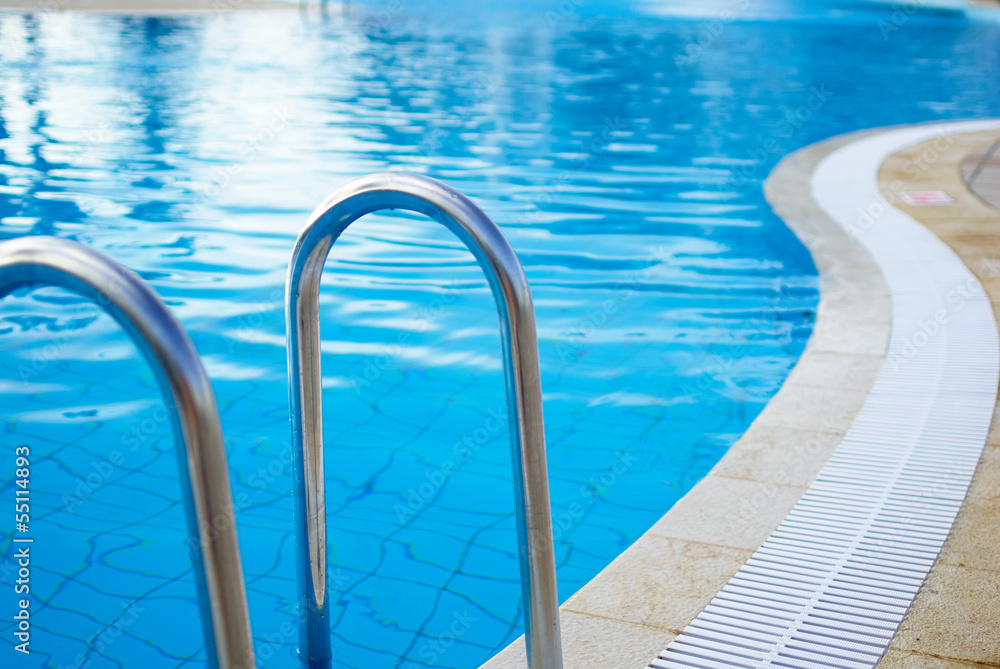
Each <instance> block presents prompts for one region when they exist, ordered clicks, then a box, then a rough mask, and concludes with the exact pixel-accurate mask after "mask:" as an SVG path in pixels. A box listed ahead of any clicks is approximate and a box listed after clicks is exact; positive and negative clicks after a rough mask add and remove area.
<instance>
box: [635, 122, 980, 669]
mask: <svg viewBox="0 0 1000 669" xmlns="http://www.w3.org/2000/svg"><path fill="white" fill-rule="evenodd" d="M997 127H1000V122H997V121H988V122H970V123H955V124H948V125H932V126H928V127H917V128H908V129H904V130H897V131H894V132H887V133H881V134H878V135H875V136H874V137H869V138H865V139H861V140H858V141H856V142H854V143H852V144H849V145H847V146H846V147H843V148H841V149H839V150H837V151H835V152H833V153H831V154H830V155H829V156H828V157H827V158H826V159H824V160H823V162H821V163H820V164H819V165H818V166H817V168H816V171H815V172H814V174H813V178H812V190H813V195H814V197H815V199H816V202H817V204H819V205H820V206H821V207H823V209H824V210H825V211H827V212H828V213H829V214H830V217H831V218H832V219H833V220H835V221H837V223H839V224H840V225H842V226H843V227H844V228H845V229H846V230H847V231H848V232H850V233H851V234H852V235H854V237H855V238H856V239H857V240H858V241H859V242H860V243H861V244H863V245H864V246H865V248H867V249H868V250H869V252H870V253H871V254H872V257H873V258H874V260H875V262H876V263H877V264H878V266H879V269H880V270H881V272H882V274H883V275H884V276H885V279H886V282H887V284H888V285H889V289H890V291H891V293H892V313H893V320H892V334H891V339H890V343H889V350H888V353H887V357H886V364H884V365H883V366H882V369H881V371H880V372H879V376H878V378H877V379H876V381H875V384H874V386H873V387H872V391H871V394H870V395H869V397H868V399H867V400H866V401H865V405H864V406H863V407H862V409H861V411H860V412H859V413H858V416H857V418H856V419H855V421H854V424H853V425H852V426H851V428H850V430H848V432H847V434H845V435H844V438H843V441H842V443H841V444H840V446H838V447H837V450H836V451H835V452H834V454H833V456H832V457H831V458H830V461H829V463H828V464H827V465H826V466H825V467H824V468H823V470H822V471H821V472H820V473H819V475H818V476H817V478H816V481H815V482H814V483H813V484H812V485H811V486H810V488H809V490H808V491H806V493H805V494H804V495H803V497H802V499H801V501H799V503H798V504H797V505H796V506H795V508H794V509H793V510H792V512H791V513H790V514H789V516H788V517H787V518H786V519H785V520H784V521H783V522H782V524H781V525H780V526H779V527H778V528H777V529H776V530H775V531H774V533H773V534H772V535H771V537H769V538H768V540H767V541H766V542H765V543H764V545H763V546H761V548H760V549H759V550H758V551H757V552H756V553H754V555H753V556H752V557H751V558H750V560H749V561H748V562H747V564H746V565H745V566H743V567H742V568H741V569H740V571H739V572H737V574H736V575H735V576H734V577H733V578H732V579H731V580H730V581H729V583H727V584H726V586H725V587H724V588H723V589H722V591H721V592H720V593H719V594H718V595H717V596H716V597H715V598H714V599H713V600H712V602H711V604H710V605H709V606H707V607H706V608H705V610H704V611H703V612H702V613H700V614H699V615H698V616H697V617H696V618H695V620H694V621H693V622H692V623H691V625H689V626H688V627H687V628H686V629H685V630H684V633H683V634H681V635H680V636H679V637H677V639H676V640H675V641H673V642H672V643H671V644H670V646H668V648H667V650H665V651H664V652H663V653H661V655H660V657H659V659H656V660H654V661H653V663H652V665H651V666H653V667H662V668H664V669H668V668H680V667H721V666H725V667H769V666H796V667H806V666H816V667H841V668H843V669H870V668H871V667H874V666H875V665H877V664H878V663H879V661H880V660H881V659H882V656H883V655H884V654H885V652H886V650H887V649H888V647H889V644H890V643H891V642H892V638H893V636H895V633H896V631H897V630H898V629H899V626H900V625H901V624H902V622H903V617H904V616H905V615H906V612H907V610H908V609H909V607H910V605H911V604H912V602H913V599H914V598H915V597H916V596H917V593H918V591H919V590H920V587H921V585H922V584H923V582H924V579H925V578H926V577H927V574H928V573H930V570H931V567H932V566H933V565H934V563H935V562H936V559H937V556H938V554H939V553H940V551H941V548H942V546H943V545H944V542H945V540H946V539H947V538H948V534H949V531H950V529H951V526H952V523H953V522H954V520H955V517H956V516H957V514H958V512H959V509H960V508H961V506H962V502H963V500H964V499H965V496H966V492H967V491H968V487H969V484H970V482H971V480H972V475H973V474H974V473H975V471H976V465H977V464H978V462H979V457H980V455H981V453H982V449H983V446H984V445H985V443H986V435H987V433H988V432H989V428H990V421H991V419H992V417H993V409H994V406H995V404H996V396H997V383H998V380H1000V347H998V344H1000V342H998V338H997V330H996V323H995V321H994V318H993V309H992V307H991V306H990V300H989V297H988V296H987V295H986V292H985V291H984V290H983V288H982V286H981V285H980V283H979V281H978V280H977V279H976V277H975V276H974V275H973V274H972V273H971V272H970V271H969V270H968V269H967V268H966V266H965V264H964V263H963V262H962V261H961V259H959V258H958V256H956V255H955V253H954V252H953V251H952V250H951V249H950V248H948V246H946V245H945V244H944V242H942V241H941V240H939V239H938V238H937V237H935V236H934V234H933V233H932V232H930V231H929V230H927V229H926V228H925V227H924V226H922V225H921V224H920V223H918V222H916V221H914V220H913V219H912V218H910V217H909V216H907V215H906V214H904V213H902V212H901V211H899V210H897V209H895V208H893V207H892V206H891V205H890V204H888V203H887V202H886V201H885V199H884V198H882V197H881V196H880V195H878V194H877V193H878V188H877V179H876V172H877V170H878V168H879V166H880V165H881V164H882V162H883V160H884V159H885V158H887V157H888V156H890V155H892V154H893V153H894V152H896V151H899V150H901V149H903V148H905V147H907V146H912V145H914V144H917V143H919V142H920V141H922V140H926V139H933V138H935V137H941V138H947V137H948V136H949V135H952V134H955V133H960V132H963V131H964V132H969V131H974V130H983V129H990V128H997ZM942 141H944V140H942ZM859 166H863V168H861V169H859ZM859 212H871V214H872V217H871V218H869V219H861V220H859V218H858V213H859ZM878 212H881V213H878ZM865 221H870V222H867V223H866V222H865ZM956 286H962V287H964V288H965V289H966V290H965V292H964V293H963V295H967V297H966V298H964V299H963V301H962V302H961V303H960V304H959V305H956V304H955V303H954V301H953V300H951V299H949V298H950V296H951V295H952V293H953V291H954V289H955V287H956ZM929 322H930V323H934V324H935V325H936V329H934V331H933V333H932V334H929V333H927V329H928V327H927V325H926V324H927V323H929ZM915 332H923V333H924V337H923V338H922V339H921V341H923V342H924V343H923V344H921V345H920V346H919V347H917V348H916V350H915V351H910V350H909V347H910V346H912V344H911V341H912V337H913V333H915Z"/></svg>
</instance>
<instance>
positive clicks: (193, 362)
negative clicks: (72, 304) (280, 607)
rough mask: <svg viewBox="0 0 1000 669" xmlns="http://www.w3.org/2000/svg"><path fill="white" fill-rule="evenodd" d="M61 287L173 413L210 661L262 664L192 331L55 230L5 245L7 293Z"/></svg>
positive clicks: (110, 264) (1, 255)
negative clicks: (110, 332)
mask: <svg viewBox="0 0 1000 669" xmlns="http://www.w3.org/2000/svg"><path fill="white" fill-rule="evenodd" d="M43 285H46V286H58V287H62V288H66V289H68V290H71V291H73V292H75V293H77V294H79V295H81V296H83V297H86V298H88V299H91V300H93V301H94V302H96V303H97V304H98V305H99V306H101V307H102V308H103V309H104V310H105V311H106V312H108V313H109V314H110V315H111V316H112V317H113V318H114V319H115V320H116V321H117V322H118V323H119V324H120V325H121V326H122V328H123V329H124V330H125V331H126V332H127V333H128V334H129V336H130V337H131V338H132V340H133V342H134V343H135V345H136V347H137V348H138V349H139V350H140V352H141V353H142V354H143V356H144V357H145V359H146V361H147V362H148V363H149V365H150V366H151V367H152V368H153V370H154V372H155V374H156V378H157V381H158V382H159V385H160V388H161V390H162V392H163V397H164V401H165V403H166V406H167V411H168V413H169V414H170V416H171V424H172V427H173V431H174V439H175V442H176V446H177V455H178V457H177V461H178V469H179V473H180V479H181V490H182V496H183V500H184V509H185V512H186V516H187V525H188V533H189V537H188V544H189V547H190V549H191V557H192V563H193V567H194V574H195V582H196V586H197V589H198V602H199V606H200V609H201V622H202V628H203V630H204V634H205V644H206V647H207V648H206V650H207V654H208V663H209V666H210V667H212V668H213V669H218V668H223V669H254V667H255V666H256V664H255V660H254V652H253V640H252V638H251V634H250V618H249V614H248V609H247V598H246V590H245V586H244V582H243V568H242V563H241V560H240V553H239V544H238V541H237V536H236V522H235V520H236V519H235V514H234V511H233V502H232V493H231V491H230V485H229V469H228V464H227V460H226V452H225V447H224V444H223V436H222V427H221V424H220V422H219V412H218V408H217V406H216V403H215V396H214V393H213V392H212V386H211V384H210V382H209V380H208V376H207V375H206V373H205V369H204V367H203V366H202V364H201V359H200V358H199V357H198V352H197V350H196V349H195V347H194V344H193V343H192V342H191V339H190V337H188V335H187V333H186V332H185V330H184V329H183V327H182V326H181V325H180V323H179V322H178V321H177V319H175V318H174V316H173V315H172V314H171V313H170V311H169V310H168V309H167V307H166V306H165V305H164V304H163V302H162V300H161V299H160V298H159V296H158V295H157V294H156V293H155V292H154V291H153V290H152V289H151V288H149V286H147V285H146V283H145V282H144V281H143V280H142V279H141V278H139V276H137V275H136V274H135V273H134V272H132V271H131V270H129V269H126V268H125V267H123V266H122V265H120V264H119V263H117V262H115V261H114V260H112V259H110V258H108V257H107V256H105V255H104V254H102V253H99V252H97V251H95V250H93V249H90V248H88V247H86V246H83V245H82V244H79V243H77V242H73V241H70V240H67V239H60V238H56V237H20V238H16V239H12V240H8V241H4V242H2V243H0V298H2V297H4V296H6V295H8V294H10V293H11V292H12V291H13V290H15V289H17V288H21V287H32V286H43Z"/></svg>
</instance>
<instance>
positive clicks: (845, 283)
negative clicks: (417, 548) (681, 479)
mask: <svg viewBox="0 0 1000 669" xmlns="http://www.w3.org/2000/svg"><path fill="white" fill-rule="evenodd" d="M864 134H866V133H857V134H852V135H845V136H842V137H838V138H835V139H832V140H829V141H826V142H823V143H821V144H818V145H814V146H812V147H808V148H806V149H803V150H801V151H799V152H797V153H794V154H792V155H790V156H788V157H787V158H785V160H783V161H782V162H781V163H780V164H779V165H778V166H777V167H776V168H775V169H774V171H773V172H772V174H771V176H770V178H769V179H768V181H767V184H766V186H765V194H766V196H767V199H768V201H769V202H770V203H771V206H772V207H773V208H774V210H775V211H776V212H777V213H778V214H779V215H780V216H781V217H782V218H783V219H784V220H785V222H786V223H787V225H788V226H789V227H790V228H791V229H792V230H793V231H795V233H796V234H797V235H798V236H799V239H801V240H802V242H803V243H804V244H805V245H806V246H807V247H808V248H809V251H810V252H811V253H812V255H813V259H814V260H815V262H816V266H817V268H818V269H819V272H820V284H821V298H820V305H819V310H818V312H817V317H816V325H815V328H814V330H813V334H812V336H811V337H810V339H809V343H808V345H807V346H806V349H805V351H804V352H803V354H802V356H801V358H800V359H799V361H798V364H796V366H795V368H794V369H793V370H792V372H791V374H790V375H789V376H788V379H787V380H786V381H785V383H784V385H783V386H782V388H781V390H779V391H778V393H777V394H776V395H775V396H774V397H773V398H772V399H771V401H770V402H769V403H768V404H767V406H766V407H765V408H764V410H763V411H762V412H761V413H760V415H759V416H758V417H757V419H756V420H755V421H754V422H753V424H752V425H751V426H750V428H749V429H748V430H747V431H746V433H745V434H744V435H743V437H742V438H740V440H739V441H737V442H736V444H734V445H733V447H732V448H730V449H729V451H728V452H727V453H726V455H725V456H723V458H722V459H721V460H720V461H719V462H718V464H716V466H715V467H714V468H713V469H712V471H711V472H709V474H708V475H707V476H706V477H705V478H704V479H703V480H702V481H700V482H699V483H698V484H697V485H696V486H695V487H694V488H693V489H691V491H690V492H688V493H687V495H685V496H684V497H683V498H682V499H681V500H680V501H679V502H677V504H675V505H674V506H673V508H671V509H670V510H669V511H668V512H667V513H666V515H664V516H663V518H661V519H660V520H659V521H658V522H657V523H656V525H654V526H653V527H652V528H651V529H650V530H649V531H648V532H646V533H645V534H644V535H643V536H642V537H641V538H640V539H639V540H638V541H636V542H635V543H634V544H633V545H632V546H630V547H629V548H628V549H627V550H626V551H625V552H624V553H622V554H621V555H620V556H619V557H618V558H617V559H615V560H614V562H612V563H611V564H610V565H608V567H607V568H605V569H604V570H603V571H602V572H601V573H600V574H598V575H597V576H596V577H595V578H594V579H593V580H592V581H591V582H590V583H588V584H587V585H585V586H584V587H583V588H582V589H581V590H580V591H579V592H577V593H576V594H575V595H573V596H572V597H570V598H569V600H568V601H566V603H565V604H563V606H562V607H561V609H560V611H561V621H562V635H563V653H564V657H565V667H566V669H584V668H585V667H586V668H587V669H637V668H638V667H645V666H647V665H648V664H649V662H650V661H651V660H652V659H653V658H654V657H656V656H657V655H658V654H659V653H660V651H661V650H663V648H664V647H665V646H666V645H667V644H668V643H670V642H671V641H672V640H673V638H674V637H675V636H677V635H678V634H680V632H681V631H682V630H683V629H684V627H685V626H687V624H688V623H690V622H691V620H693V619H694V617H695V616H696V615H697V614H698V613H699V612H700V611H701V610H702V609H703V608H704V607H705V605H707V604H708V603H709V601H711V599H712V598H713V597H715V595H716V594H717V593H718V592H719V590H721V589H722V587H723V586H724V585H725V584H726V582H727V581H728V580H729V579H730V578H731V577H732V576H733V574H735V573H736V571H737V570H738V569H739V568H740V567H741V566H742V565H743V563H744V562H745V561H746V560H747V559H748V558H749V557H750V556H751V554H752V553H753V552H754V551H755V550H757V548H759V547H760V545H761V544H762V543H764V541H765V540H766V539H767V538H768V536H770V534H771V532H772V531H773V530H774V529H775V528H776V527H777V526H778V525H779V524H780V523H781V521H782V520H784V518H785V516H786V515H788V512H789V511H791V509H792V507H793V506H794V505H795V503H796V502H797V501H798V500H799V497H801V496H802V494H803V493H804V492H805V491H806V489H807V488H808V486H809V485H810V484H811V483H812V481H813V479H814V478H815V477H816V475H817V474H818V473H819V470H820V469H821V468H822V467H823V465H825V464H826V461H827V459H828V458H829V456H830V454H831V453H832V452H833V450H834V448H836V446H837V444H838V443H840V439H841V437H842V436H843V434H844V433H845V432H846V431H847V429H848V428H849V427H850V426H851V424H852V423H853V421H854V416H855V415H856V414H857V412H858V411H859V410H860V409H861V406H862V405H863V404H864V402H865V399H866V398H867V396H868V392H869V390H870V389H871V386H872V384H873V383H874V381H875V378H876V376H877V375H878V371H879V369H880V368H881V365H882V361H883V359H884V356H885V351H886V348H887V346H888V341H889V330H890V323H891V313H890V311H891V305H890V300H889V293H888V289H887V288H886V285H885V282H884V281H883V279H882V274H881V273H880V272H879V270H878V268H877V267H876V266H875V263H874V262H873V261H872V259H871V257H870V256H869V255H868V252H867V251H866V250H864V249H863V248H862V247H861V246H860V245H859V244H857V243H856V242H855V241H854V240H853V239H851V237H850V236H849V235H848V234H847V233H846V232H845V231H844V229H843V228H842V227H841V226H840V225H838V224H837V223H835V222H834V221H832V220H830V219H829V218H828V217H827V216H826V214H824V213H823V212H822V211H820V209H819V208H818V207H817V206H816V204H815V203H814V202H813V200H812V195H811V186H810V179H811V176H812V172H813V168H814V167H815V166H816V165H817V164H818V163H819V162H820V161H821V160H822V159H823V158H825V157H826V155H827V154H828V153H830V152H831V151H833V150H835V149H837V148H839V147H840V146H843V145H844V144H847V143H849V142H851V141H853V140H855V139H858V138H859V137H861V136H863V135H864ZM525 666H526V662H525V656H524V643H523V640H518V641H516V642H515V643H513V644H511V646H509V647H508V648H506V649H504V650H503V651H502V652H501V653H500V654H499V655H497V656H496V657H494V658H493V659H492V660H491V661H489V662H488V663H486V664H485V665H484V666H483V669H523V667H525Z"/></svg>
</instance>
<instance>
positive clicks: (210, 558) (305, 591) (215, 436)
mask: <svg viewBox="0 0 1000 669" xmlns="http://www.w3.org/2000/svg"><path fill="white" fill-rule="evenodd" d="M384 209H405V210H408V211H414V212H417V213H423V214H425V215H427V216H429V217H430V218H433V219H435V220H437V221H439V222H441V223H443V224H444V225H445V226H446V227H447V228H448V229H450V230H451V231H452V232H454V233H455V234H456V235H457V236H458V237H459V239H461V240H462V242H463V243H464V244H465V245H466V247H468V249H469V250H470V251H471V252H472V254H473V256H475V258H476V260H477V261H478V262H479V265H480V267H482V269H483V271H484V272H485V274H486V278H487V280H488V282H489V285H490V288H491V289H492V292H493V296H494V299H495V300H496V304H497V310H498V311H499V315H500V337H501V345H502V348H503V360H504V378H505V383H506V391H507V411H508V415H509V417H510V418H511V430H510V438H511V457H512V460H513V470H514V477H513V483H514V502H515V506H516V509H515V510H516V517H517V539H518V552H519V556H520V564H521V587H522V592H523V597H524V601H525V607H524V623H525V650H526V653H527V662H528V667H529V669H561V668H562V649H561V644H560V634H559V608H558V607H559V603H558V597H557V592H556V570H555V553H554V546H553V541H552V519H551V510H550V506H549V489H548V474H547V470H546V457H545V431H544V425H543V421H542V394H541V383H540V379H539V369H538V342H537V338H536V333H535V314H534V308H533V307H532V303H531V292H530V290H529V287H528V282H527V279H526V278H525V275H524V270H523V268H522V267H521V263H520V262H519V261H518V259H517V255H516V254H515V253H514V250H513V248H512V247H511V246H510V243H509V242H508V241H507V239H506V237H504V235H503V233H502V232H501V231H500V228H499V227H498V226H497V225H496V223H494V222H493V221H492V220H491V219H490V218H489V216H487V215H486V214H485V213H484V212H483V211H482V210H481V209H480V208H479V207H478V206H476V204H475V203H473V202H472V201H471V200H470V199H468V198H467V197H465V196H464V195H462V194H461V193H459V192H458V191H456V190H454V189H452V188H450V187H448V186H446V185H445V184H443V183H441V182H439V181H436V180H434V179H431V178H429V177H424V176H419V175H414V174H403V173H396V172H390V173H382V174H373V175H370V176H367V177H363V178H361V179H357V180H355V181H353V182H351V183H349V184H347V185H346V186H344V187H343V188H340V189H339V190H337V191H336V192H334V193H333V194H332V195H331V196H330V197H329V198H327V199H326V200H325V201H324V202H323V203H322V204H321V205H320V206H319V207H318V208H317V209H316V210H315V211H314V212H313V214H312V215H311V216H310V217H309V221H308V222H307V223H306V227H305V229H304V230H303V231H302V232H301V233H300V234H299V237H298V239H297V240H296V242H295V248H294V250H293V252H292V260H291V263H290V264H289V267H288V277H287V282H286V286H285V318H286V321H285V322H286V328H287V331H288V347H287V351H288V372H289V395H290V405H291V421H292V445H293V475H294V482H293V487H294V490H295V527H296V552H297V554H296V557H297V565H298V567H297V569H298V604H299V612H300V626H299V656H300V659H301V660H302V663H303V664H304V665H305V666H307V667H308V668H309V669H325V668H326V667H329V666H330V665H331V662H332V655H333V654H332V649H331V646H330V603H329V595H330V592H329V584H328V579H327V561H326V507H325V502H324V500H325V489H324V464H323V460H324V458H323V456H324V447H323V429H322V414H323V407H322V392H321V391H322V386H321V370H320V331H319V327H320V326H319V286H320V278H321V275H322V273H323V266H324V264H325V262H326V258H327V256H328V255H329V253H330V250H331V248H332V247H333V244H334V243H335V242H336V240H337V238H338V237H339V236H340V234H341V233H342V232H343V231H344V230H346V229H347V227H348V226H349V225H350V224H351V223H353V222H354V221H356V220H357V219H359V218H361V217H362V216H364V215H365V214H368V213H371V212H374V211H380V210H384ZM38 285H53V286H60V287H63V288H67V289H69V290H72V291H74V292H76V293H78V294H80V295H83V296H84V297H88V298H90V299H92V300H94V301H95V302H97V303H98V304H99V305H100V306H102V307H103V308H104V309H105V310H106V311H108V312H109V313H110V314H111V316H113V317H114V318H115V320H117V321H118V322H119V323H120V324H121V325H122V327H123V328H124V329H125V331H126V332H128V333H129V335H130V336H131V337H132V339H133V340H134V341H135V343H136V345H137V347H138V348H139V350H140V351H141V352H142V353H143V355H144V357H145V358H146V360H147V361H148V362H149V363H150V365H151V366H152V367H153V369H154V371H155V373H156V376H157V379H158V381H159V383H160V387H161V390H162V391H163V394H164V398H165V402H166V405H167V409H168V412H169V413H170V415H171V420H172V424H173V429H174V434H175V440H176V443H177V451H178V464H179V468H180V479H181V487H182V496H183V500H184V508H185V511H186V514H187V522H188V533H189V544H190V545H191V548H192V561H193V563H194V574H195V582H196V585H197V588H198V599H199V603H200V606H201V619H202V626H203V629H204V633H205V643H206V648H207V653H208V658H209V665H210V666H211V667H213V668H221V669H253V668H254V667H255V666H256V663H255V660H254V652H253V639H252V636H251V632H250V619H249V614H248V610H247V599H246V590H245V587H244V580H243V569H242V565H241V561H240V554H239V545H238V543H237V538H236V523H235V514H234V511H233V504H232V493H231V491H230V486H229V476H228V467H227V463H226V453H225V448H224V445H223V436H222V428H221V425H220V422H219V414H218V408H217V406H216V403H215V397H214V395H213V393H212V387H211V384H210V383H209V380H208V376H207V374H206V373H205V370H204V367H203V366H202V364H201V360H200V358H199V357H198V353H197V351H196V350H195V348H194V345H193V344H192V342H191V339H190V338H189V337H188V335H187V333H186V332H185V331H184V329H183V328H182V327H181V325H180V323H178V321H177V320H176V319H175V318H174V317H173V315H172V314H171V313H170V311H169V310H168V309H167V307H166V306H165V305H164V304H163V302H162V300H160V298H159V297H158V296H157V295H156V293H154V292H153V291H152V290H151V289H150V288H149V287H148V286H147V285H146V284H145V283H144V282H143V281H142V279H140V278H139V277H138V276H137V275H136V274H135V273H133V272H131V271H130V270H128V269H125V268H124V267H122V266H121V265H119V264H117V263H116V262H115V261H113V260H111V259H109V258H107V257H106V256H104V255H102V254H100V253H98V252H96V251H94V250H92V249H89V248H87V247H85V246H83V245H81V244H78V243H76V242H71V241H68V240H64V239H57V238H51V237H22V238H18V239H14V240H10V241H6V242H2V243H0V296H3V295H6V294H8V293H10V292H11V291H12V290H14V289H16V288H18V287H24V286H38ZM181 456H183V457H181Z"/></svg>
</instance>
